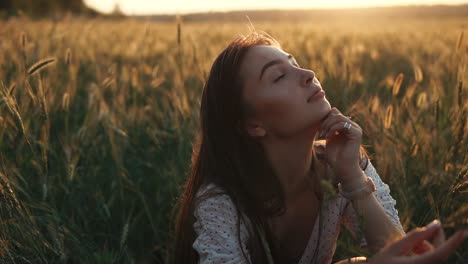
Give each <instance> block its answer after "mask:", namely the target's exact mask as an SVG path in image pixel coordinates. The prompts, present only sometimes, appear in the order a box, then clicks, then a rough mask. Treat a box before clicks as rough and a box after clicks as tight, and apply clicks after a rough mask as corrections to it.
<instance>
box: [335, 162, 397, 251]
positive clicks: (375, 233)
mask: <svg viewBox="0 0 468 264" xmlns="http://www.w3.org/2000/svg"><path fill="white" fill-rule="evenodd" d="M348 173H349V174H354V175H349V176H350V177H352V178H353V179H357V180H354V181H353V182H352V183H347V184H346V185H342V188H343V191H345V192H350V191H352V190H355V189H358V188H361V187H362V186H363V185H364V182H365V180H366V178H367V176H366V174H364V172H363V171H362V170H361V169H360V168H357V169H354V170H350V171H349V172H348ZM351 202H352V205H353V208H354V210H355V211H356V214H357V216H358V217H359V219H360V222H361V224H362V227H363V230H364V236H365V238H366V241H367V246H368V248H369V250H370V251H371V252H377V251H379V250H380V249H381V248H383V247H384V246H385V245H386V244H388V243H389V242H392V241H395V240H398V239H400V238H401V237H402V236H403V235H404V232H403V230H402V229H401V226H400V225H395V223H394V222H393V221H392V220H391V219H390V218H389V216H388V215H387V213H386V211H385V209H384V208H383V206H382V204H381V203H380V202H379V200H378V199H377V198H376V196H375V194H374V193H371V194H369V195H367V196H365V197H361V198H359V199H354V200H351Z"/></svg>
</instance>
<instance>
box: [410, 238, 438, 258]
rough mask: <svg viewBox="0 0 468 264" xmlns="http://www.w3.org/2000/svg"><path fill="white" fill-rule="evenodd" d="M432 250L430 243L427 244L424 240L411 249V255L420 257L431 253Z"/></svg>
mask: <svg viewBox="0 0 468 264" xmlns="http://www.w3.org/2000/svg"><path fill="white" fill-rule="evenodd" d="M434 249H435V247H434V246H433V245H432V244H431V243H429V241H427V240H424V241H423V242H422V243H420V244H419V245H417V246H416V247H414V248H413V253H414V254H417V255H421V254H423V253H426V252H428V251H432V250H434Z"/></svg>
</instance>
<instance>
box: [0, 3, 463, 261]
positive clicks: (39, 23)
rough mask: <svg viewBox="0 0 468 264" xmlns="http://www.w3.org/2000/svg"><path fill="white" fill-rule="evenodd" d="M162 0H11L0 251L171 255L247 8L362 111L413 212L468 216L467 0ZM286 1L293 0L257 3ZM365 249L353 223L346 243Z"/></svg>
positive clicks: (3, 37) (72, 256)
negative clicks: (214, 98)
mask: <svg viewBox="0 0 468 264" xmlns="http://www.w3.org/2000/svg"><path fill="white" fill-rule="evenodd" d="M93 2H94V3H93ZM165 2H173V3H176V4H178V5H179V6H175V7H174V6H172V7H171V6H169V4H167V5H166V4H165ZM165 2H161V3H159V5H160V6H159V7H156V9H154V6H156V5H154V3H155V1H147V2H146V3H147V4H148V5H147V6H146V9H145V10H143V11H141V12H140V11H137V10H140V9H139V8H140V7H141V6H144V1H136V0H135V1H132V3H134V5H131V4H129V3H130V1H124V0H121V1H100V3H101V4H104V3H106V4H107V5H106V6H104V5H102V6H98V4H97V1H91V0H89V1H86V3H85V2H81V1H79V0H77V1H59V0H55V1H53V0H40V1H21V0H17V1H2V2H1V3H0V17H1V21H0V199H1V203H0V217H1V218H0V219H1V222H0V223H1V227H0V245H1V246H0V262H1V263H164V258H165V250H166V248H167V243H168V239H169V238H170V235H169V234H170V232H169V231H170V225H171V220H172V218H171V210H172V208H173V206H174V204H175V200H176V198H177V195H178V193H179V192H180V186H181V184H182V183H183V181H184V180H185V179H186V177H187V176H188V172H189V169H190V155H191V146H192V143H193V140H194V135H195V133H196V131H197V129H198V127H199V124H198V109H199V105H200V95H201V91H202V88H203V83H204V81H205V80H206V77H207V73H208V72H209V69H210V66H211V63H212V62H213V60H214V58H215V56H216V55H217V54H218V53H219V52H220V51H221V50H222V49H223V48H224V47H225V46H226V45H227V44H228V43H229V41H230V40H232V39H233V38H234V37H235V36H236V35H239V34H247V33H248V32H249V30H250V29H249V27H251V26H252V25H253V26H254V27H255V28H256V29H259V30H264V31H266V32H268V33H269V34H271V35H272V36H273V37H275V38H277V39H278V41H279V42H280V43H281V44H282V45H283V48H284V49H285V50H286V51H288V52H290V53H292V54H294V55H295V57H296V58H297V60H298V62H299V63H300V64H301V65H303V66H305V67H309V68H311V69H313V70H314V71H315V72H316V74H317V76H318V78H319V79H320V81H321V83H322V85H323V87H324V89H326V90H327V96H328V98H329V100H330V101H331V102H332V103H333V104H334V105H335V106H336V107H338V108H339V109H341V110H342V111H343V112H345V113H347V114H349V115H352V116H353V117H354V120H356V121H357V122H358V123H359V124H361V126H362V127H363V129H364V131H365V139H364V140H365V143H366V145H367V146H368V150H369V152H370V154H371V157H372V159H373V163H374V165H375V166H376V168H377V170H378V172H379V173H380V175H381V177H382V178H383V179H384V181H385V182H387V183H388V184H389V185H390V187H391V190H392V195H393V196H394V198H396V200H397V209H398V210H399V213H400V218H401V221H402V223H403V225H404V227H405V229H407V230H409V229H411V228H414V227H415V226H422V225H425V224H427V223H429V222H430V221H431V220H433V219H435V218H438V219H441V220H442V223H443V225H444V227H445V231H446V233H447V234H448V235H450V234H452V233H453V232H454V230H456V229H459V228H462V227H465V228H466V226H467V224H468V204H467V201H468V199H467V198H468V196H467V194H468V166H467V164H468V162H467V146H468V133H467V131H468V121H467V113H468V104H467V100H466V99H467V81H468V80H467V75H468V74H467V69H466V67H467V56H468V46H467V40H466V38H467V36H466V34H467V27H468V16H467V15H468V5H458V6H440V5H437V6H425V7H421V6H418V7H414V6H403V7H386V8H366V9H353V8H346V9H320V10H317V9H307V10H294V11H291V10H288V11H282V10H263V11H258V10H256V11H255V10H249V11H247V10H242V7H241V6H240V7H233V8H234V9H236V11H235V12H228V13H218V12H210V13H197V14H191V13H190V12H191V10H192V11H197V10H196V9H195V8H196V6H195V4H194V3H196V2H194V1H182V2H177V1H175V2H174V1H165ZM290 2H291V3H294V2H293V1H290ZM299 2H300V1H297V3H299ZM309 2H310V3H314V2H313V1H309ZM326 2H327V3H329V4H333V1H326ZM341 2H343V3H342V4H341V5H340V4H339V3H338V1H335V4H336V6H328V7H350V6H351V4H349V3H350V2H348V1H346V3H348V5H346V4H345V1H341ZM354 2H355V3H356V4H358V3H360V2H359V1H354ZM361 2H362V5H361V6H367V5H368V4H365V3H364V1H361ZM414 2H415V3H416V2H417V1H414ZM203 3H211V2H210V1H199V4H200V6H199V7H201V6H203V5H202V4H203ZM258 3H261V1H258ZM268 3H274V2H272V1H268ZM304 3H305V2H304ZM316 3H319V1H317V2H316ZM320 3H325V1H321V2H320ZM395 3H396V2H395ZM407 3H410V1H407ZM407 3H406V2H405V3H402V4H407ZM418 3H421V2H418ZM425 3H428V2H427V1H425ZM434 3H435V2H434ZM438 3H440V2H438ZM445 3H449V1H445ZM450 3H451V4H456V3H455V1H453V3H452V2H450ZM191 4H192V7H193V8H194V9H190V6H191ZM382 4H384V2H383V1H382ZM385 4H386V5H390V4H391V2H390V1H387V2H385ZM232 5H234V4H232ZM207 6H208V9H204V10H205V11H210V10H211V11H213V10H217V8H218V7H221V8H223V6H219V5H214V4H213V5H210V4H208V5H207ZM279 7H281V8H294V9H297V8H299V7H300V6H299V5H298V6H289V7H288V6H276V7H275V6H268V5H265V6H263V7H258V8H262V9H269V8H279ZM304 7H310V8H312V7H317V8H325V7H327V6H320V5H317V6H312V4H311V5H310V6H306V5H304ZM157 8H159V9H157ZM226 8H227V6H224V9H226ZM163 9H164V10H166V11H164V12H160V13H158V10H163ZM198 11H200V10H198ZM224 11H226V10H224ZM101 12H103V13H101ZM149 13H158V15H149ZM130 14H140V15H141V16H129V15H130ZM176 14H179V16H176ZM246 15H247V16H248V18H247V17H246ZM249 20H250V21H249ZM214 24H215V25H216V27H214V26H213V25H214ZM467 249H468V247H467V244H466V243H465V244H464V245H463V246H462V247H461V248H460V249H459V250H458V251H457V253H456V254H454V255H453V256H452V257H451V258H450V260H449V262H448V263H467V262H468V250H467ZM358 254H359V255H361V254H367V253H366V252H363V251H361V250H359V249H358V248H356V246H355V243H354V242H353V241H352V240H351V238H350V236H349V234H347V233H346V232H344V234H343V236H342V237H341V239H340V242H339V245H338V248H337V253H336V260H339V259H342V258H345V257H349V256H355V255H358Z"/></svg>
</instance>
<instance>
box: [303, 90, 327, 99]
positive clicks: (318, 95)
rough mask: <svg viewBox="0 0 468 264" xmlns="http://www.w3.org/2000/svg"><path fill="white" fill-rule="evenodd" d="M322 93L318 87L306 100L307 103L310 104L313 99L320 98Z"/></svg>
mask: <svg viewBox="0 0 468 264" xmlns="http://www.w3.org/2000/svg"><path fill="white" fill-rule="evenodd" d="M324 93H325V92H324V91H323V90H322V88H320V87H319V88H318V89H317V90H315V92H314V93H313V94H312V95H311V96H309V98H307V102H310V101H311V100H313V99H315V98H319V97H322V95H323V94H324Z"/></svg>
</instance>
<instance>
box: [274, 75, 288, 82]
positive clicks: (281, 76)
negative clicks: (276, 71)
mask: <svg viewBox="0 0 468 264" xmlns="http://www.w3.org/2000/svg"><path fill="white" fill-rule="evenodd" d="M284 75H286V74H281V75H280V76H278V77H277V78H276V79H275V80H274V81H273V82H274V83H275V82H277V81H279V80H280V79H281V78H283V77H284Z"/></svg>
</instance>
